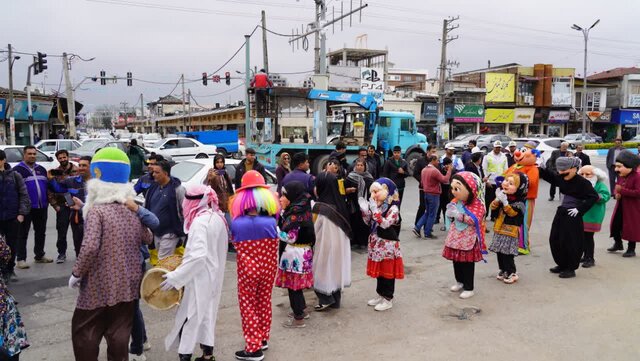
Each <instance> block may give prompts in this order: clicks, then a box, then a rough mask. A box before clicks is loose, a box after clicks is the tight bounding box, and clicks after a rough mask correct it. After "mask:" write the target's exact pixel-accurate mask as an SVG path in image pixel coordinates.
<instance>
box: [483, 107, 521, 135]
mask: <svg viewBox="0 0 640 361" xmlns="http://www.w3.org/2000/svg"><path fill="white" fill-rule="evenodd" d="M515 115H516V110H515V109H512V108H510V109H502V108H488V109H486V110H485V114H484V123H483V124H480V133H481V134H507V125H508V124H509V125H510V124H511V123H513V119H514V118H515Z"/></svg>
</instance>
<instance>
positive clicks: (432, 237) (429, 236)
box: [424, 233, 438, 239]
mask: <svg viewBox="0 0 640 361" xmlns="http://www.w3.org/2000/svg"><path fill="white" fill-rule="evenodd" d="M424 238H426V239H438V237H436V236H435V235H434V234H433V233H432V234H429V235H426V236H424Z"/></svg>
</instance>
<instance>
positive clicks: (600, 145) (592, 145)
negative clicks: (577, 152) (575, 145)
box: [584, 142, 640, 149]
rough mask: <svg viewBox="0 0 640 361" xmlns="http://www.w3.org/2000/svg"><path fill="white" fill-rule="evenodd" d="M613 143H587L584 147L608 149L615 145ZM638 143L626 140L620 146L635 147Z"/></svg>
mask: <svg viewBox="0 0 640 361" xmlns="http://www.w3.org/2000/svg"><path fill="white" fill-rule="evenodd" d="M615 145H616V144H615V143H589V144H585V145H584V149H609V148H613V147H615ZM638 145H640V143H637V142H633V143H632V142H627V143H622V146H623V147H625V148H636V147H637V146H638Z"/></svg>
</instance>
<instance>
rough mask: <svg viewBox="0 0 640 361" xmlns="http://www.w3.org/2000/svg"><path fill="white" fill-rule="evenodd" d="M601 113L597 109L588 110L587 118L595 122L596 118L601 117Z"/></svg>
mask: <svg viewBox="0 0 640 361" xmlns="http://www.w3.org/2000/svg"><path fill="white" fill-rule="evenodd" d="M601 115H602V112H597V111H593V112H587V118H589V119H591V121H592V122H595V121H596V119H598V118H600V116H601Z"/></svg>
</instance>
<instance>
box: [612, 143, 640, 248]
mask: <svg viewBox="0 0 640 361" xmlns="http://www.w3.org/2000/svg"><path fill="white" fill-rule="evenodd" d="M639 166H640V158H639V157H638V156H637V155H635V154H633V153H631V152H629V151H628V150H622V151H620V154H618V156H617V157H616V163H615V173H616V175H617V178H618V180H617V181H616V185H615V188H614V196H615V198H616V208H615V210H614V211H613V215H612V216H611V237H613V239H614V240H615V243H614V244H613V246H612V247H611V248H609V249H607V251H609V252H615V251H622V249H623V246H622V240H623V239H625V240H627V241H629V246H628V248H627V251H626V252H625V253H623V254H622V257H635V255H636V242H640V226H638V220H640V173H638V167H639Z"/></svg>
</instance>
